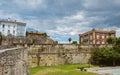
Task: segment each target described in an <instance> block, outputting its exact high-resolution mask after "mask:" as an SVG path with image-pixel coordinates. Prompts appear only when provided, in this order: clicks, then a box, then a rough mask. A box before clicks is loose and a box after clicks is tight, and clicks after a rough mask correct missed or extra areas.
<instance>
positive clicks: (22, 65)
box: [0, 48, 29, 75]
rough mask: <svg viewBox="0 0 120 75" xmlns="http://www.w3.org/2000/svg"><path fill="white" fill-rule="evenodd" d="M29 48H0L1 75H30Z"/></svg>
mask: <svg viewBox="0 0 120 75" xmlns="http://www.w3.org/2000/svg"><path fill="white" fill-rule="evenodd" d="M27 57H28V52H27V48H9V49H2V50H0V75H29V71H28V59H27Z"/></svg>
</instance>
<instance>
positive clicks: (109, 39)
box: [107, 37, 116, 45]
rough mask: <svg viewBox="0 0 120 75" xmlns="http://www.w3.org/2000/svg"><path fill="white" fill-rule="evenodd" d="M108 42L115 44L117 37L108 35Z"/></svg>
mask: <svg viewBox="0 0 120 75" xmlns="http://www.w3.org/2000/svg"><path fill="white" fill-rule="evenodd" d="M107 43H108V44H111V45H113V44H115V43H116V38H114V37H108V38H107Z"/></svg>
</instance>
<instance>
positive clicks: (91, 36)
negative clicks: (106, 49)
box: [79, 29, 116, 45]
mask: <svg viewBox="0 0 120 75" xmlns="http://www.w3.org/2000/svg"><path fill="white" fill-rule="evenodd" d="M108 37H116V31H115V30H96V29H93V30H91V31H88V32H85V33H83V34H79V43H80V44H81V45H105V44H107V38H108Z"/></svg>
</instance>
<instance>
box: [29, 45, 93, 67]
mask: <svg viewBox="0 0 120 75" xmlns="http://www.w3.org/2000/svg"><path fill="white" fill-rule="evenodd" d="M90 56H91V54H90V49H89V48H81V46H79V45H74V44H44V45H32V46H30V47H29V65H30V66H31V67H34V66H53V65H62V64H70V63H72V64H73V63H88V61H89V58H90Z"/></svg>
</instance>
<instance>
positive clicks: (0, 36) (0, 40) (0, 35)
mask: <svg viewBox="0 0 120 75" xmlns="http://www.w3.org/2000/svg"><path fill="white" fill-rule="evenodd" d="M0 45H2V33H1V32H0Z"/></svg>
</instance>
